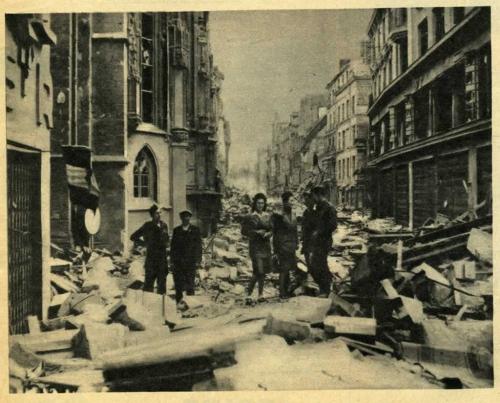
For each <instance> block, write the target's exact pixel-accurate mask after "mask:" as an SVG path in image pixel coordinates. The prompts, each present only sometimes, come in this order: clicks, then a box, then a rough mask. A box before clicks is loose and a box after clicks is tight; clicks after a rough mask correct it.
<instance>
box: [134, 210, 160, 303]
mask: <svg viewBox="0 0 500 403" xmlns="http://www.w3.org/2000/svg"><path fill="white" fill-rule="evenodd" d="M149 214H150V215H151V221H148V222H146V223H144V224H143V226H142V227H141V228H139V229H138V230H137V231H135V232H134V233H133V234H132V235H131V236H130V240H131V241H134V242H138V241H141V239H142V240H143V241H144V243H145V244H146V261H145V263H144V271H145V278H144V287H143V289H144V291H149V292H152V291H153V287H154V283H155V281H156V292H157V293H158V294H165V292H166V279H167V272H168V263H167V247H168V240H169V237H168V226H167V224H166V223H165V222H163V221H162V220H161V211H160V208H159V207H158V206H157V205H152V206H151V207H150V208H149Z"/></svg>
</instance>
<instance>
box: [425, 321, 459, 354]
mask: <svg viewBox="0 0 500 403" xmlns="http://www.w3.org/2000/svg"><path fill="white" fill-rule="evenodd" d="M422 329H423V335H424V341H425V344H426V345H428V346H433V347H449V348H453V349H460V348H464V349H465V348H466V347H467V346H466V345H465V344H464V342H463V340H462V339H460V338H459V337H458V334H457V333H456V332H455V331H454V330H452V329H450V328H449V327H448V326H447V324H446V322H444V321H443V320H441V319H425V320H423V321H422Z"/></svg>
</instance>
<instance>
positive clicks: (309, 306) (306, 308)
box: [288, 295, 332, 324]
mask: <svg viewBox="0 0 500 403" xmlns="http://www.w3.org/2000/svg"><path fill="white" fill-rule="evenodd" d="M288 304H289V305H290V306H291V309H292V312H294V313H295V318H296V319H297V320H298V321H301V322H307V323H310V324H318V323H322V322H323V320H324V319H325V317H326V315H327V314H328V311H329V310H330V308H331V306H332V301H331V300H330V299H329V298H315V297H308V296H305V295H301V296H299V297H294V298H291V299H290V300H289V301H288Z"/></svg>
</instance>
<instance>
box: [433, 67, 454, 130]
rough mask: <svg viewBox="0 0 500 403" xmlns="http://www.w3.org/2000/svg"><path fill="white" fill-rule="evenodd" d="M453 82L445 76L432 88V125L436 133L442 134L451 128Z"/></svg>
mask: <svg viewBox="0 0 500 403" xmlns="http://www.w3.org/2000/svg"><path fill="white" fill-rule="evenodd" d="M453 83H454V82H453V81H451V80H450V76H449V75H448V74H446V75H445V76H443V77H442V78H440V79H439V80H437V81H436V85H435V88H434V91H433V92H434V101H435V102H434V107H435V113H434V119H435V121H434V124H435V129H436V132H437V133H439V132H443V131H446V130H448V129H450V128H451V127H452V97H453Z"/></svg>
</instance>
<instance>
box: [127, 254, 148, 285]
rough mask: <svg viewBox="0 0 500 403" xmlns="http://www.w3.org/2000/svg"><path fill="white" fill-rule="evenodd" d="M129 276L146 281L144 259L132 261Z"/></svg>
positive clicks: (132, 278)
mask: <svg viewBox="0 0 500 403" xmlns="http://www.w3.org/2000/svg"><path fill="white" fill-rule="evenodd" d="M128 274H129V278H130V279H131V280H133V281H140V282H141V283H144V259H136V260H134V261H132V262H131V263H130V266H129V269H128Z"/></svg>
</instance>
